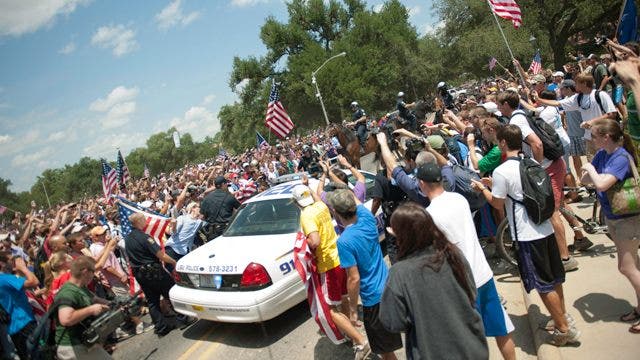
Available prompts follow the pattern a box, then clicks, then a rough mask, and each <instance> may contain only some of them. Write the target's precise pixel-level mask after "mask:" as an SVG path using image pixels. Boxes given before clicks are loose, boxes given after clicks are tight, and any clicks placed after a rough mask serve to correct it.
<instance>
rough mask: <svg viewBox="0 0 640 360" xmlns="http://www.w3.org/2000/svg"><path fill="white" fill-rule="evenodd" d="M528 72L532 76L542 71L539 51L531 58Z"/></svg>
mask: <svg viewBox="0 0 640 360" xmlns="http://www.w3.org/2000/svg"><path fill="white" fill-rule="evenodd" d="M529 71H531V72H532V73H533V75H536V74H538V73H540V71H542V57H541V56H540V50H538V51H536V54H535V55H534V56H533V60H532V61H531V65H529Z"/></svg>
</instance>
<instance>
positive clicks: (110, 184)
mask: <svg viewBox="0 0 640 360" xmlns="http://www.w3.org/2000/svg"><path fill="white" fill-rule="evenodd" d="M100 161H101V162H102V193H103V194H104V197H105V199H107V202H109V203H111V195H112V194H114V192H113V189H114V188H115V187H116V186H117V185H118V179H117V177H118V175H117V174H116V171H115V170H114V169H113V168H112V167H111V165H109V164H107V161H106V160H105V159H100Z"/></svg>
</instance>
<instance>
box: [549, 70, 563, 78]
mask: <svg viewBox="0 0 640 360" xmlns="http://www.w3.org/2000/svg"><path fill="white" fill-rule="evenodd" d="M552 75H553V76H554V77H555V76H560V77H564V73H563V72H562V71H556V72H554V73H553V74H552Z"/></svg>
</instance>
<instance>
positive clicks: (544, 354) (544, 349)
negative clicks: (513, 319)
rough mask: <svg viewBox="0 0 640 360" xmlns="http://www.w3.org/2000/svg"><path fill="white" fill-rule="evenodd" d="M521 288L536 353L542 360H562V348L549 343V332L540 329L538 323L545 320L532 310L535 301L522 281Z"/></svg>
mask: <svg viewBox="0 0 640 360" xmlns="http://www.w3.org/2000/svg"><path fill="white" fill-rule="evenodd" d="M520 289H521V290H522V297H523V298H524V305H525V307H526V309H527V319H528V320H529V328H530V329H531V333H532V334H533V343H534V345H535V347H536V355H537V357H538V359H540V360H562V354H561V353H560V349H559V348H558V347H556V346H553V345H550V344H547V342H546V340H547V338H548V337H549V336H548V334H547V333H546V332H545V331H543V330H541V329H538V324H539V323H540V322H541V321H542V320H543V319H540V318H538V316H537V315H536V313H537V312H534V311H531V307H532V306H533V303H532V302H531V297H530V296H529V294H527V292H526V291H525V289H524V286H523V285H522V282H520Z"/></svg>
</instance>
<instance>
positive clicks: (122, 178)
mask: <svg viewBox="0 0 640 360" xmlns="http://www.w3.org/2000/svg"><path fill="white" fill-rule="evenodd" d="M117 172H118V184H120V188H121V189H124V188H125V185H124V184H125V183H126V182H127V181H128V180H129V176H130V174H129V167H128V166H127V163H126V162H125V161H124V158H123V157H122V153H121V152H120V150H118V166H117Z"/></svg>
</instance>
